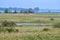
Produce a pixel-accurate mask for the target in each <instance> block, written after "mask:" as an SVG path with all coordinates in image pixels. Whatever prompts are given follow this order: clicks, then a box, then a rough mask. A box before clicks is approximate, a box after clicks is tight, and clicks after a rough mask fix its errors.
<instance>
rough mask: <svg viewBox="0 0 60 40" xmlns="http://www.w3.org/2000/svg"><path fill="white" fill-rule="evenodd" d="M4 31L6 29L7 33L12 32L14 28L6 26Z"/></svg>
mask: <svg viewBox="0 0 60 40" xmlns="http://www.w3.org/2000/svg"><path fill="white" fill-rule="evenodd" d="M6 31H7V32H8V33H10V32H14V29H13V28H6Z"/></svg>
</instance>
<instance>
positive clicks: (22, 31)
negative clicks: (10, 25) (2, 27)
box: [0, 13, 60, 40]
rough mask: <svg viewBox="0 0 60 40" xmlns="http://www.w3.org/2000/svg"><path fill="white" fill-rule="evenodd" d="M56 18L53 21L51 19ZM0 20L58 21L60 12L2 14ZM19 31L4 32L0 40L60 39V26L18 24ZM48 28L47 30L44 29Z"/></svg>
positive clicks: (59, 20)
mask: <svg viewBox="0 0 60 40" xmlns="http://www.w3.org/2000/svg"><path fill="white" fill-rule="evenodd" d="M51 18H54V20H53V21H51V20H50V19H51ZM0 20H8V21H15V22H17V21H19V22H29V23H41V22H43V23H45V24H46V23H47V24H50V23H52V24H53V23H58V22H60V13H40V14H36V13H35V14H0ZM15 28H16V29H19V32H11V33H8V32H2V33H0V40H60V28H54V27H53V26H22V27H20V26H17V27H15ZM44 28H47V29H48V30H47V31H44Z"/></svg>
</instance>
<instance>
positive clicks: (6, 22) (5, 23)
mask: <svg viewBox="0 0 60 40" xmlns="http://www.w3.org/2000/svg"><path fill="white" fill-rule="evenodd" d="M2 26H3V27H12V26H16V24H15V23H14V22H8V21H4V22H2Z"/></svg>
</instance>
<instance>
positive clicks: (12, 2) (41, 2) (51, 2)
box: [0, 0, 60, 9]
mask: <svg viewBox="0 0 60 40" xmlns="http://www.w3.org/2000/svg"><path fill="white" fill-rule="evenodd" d="M59 4H60V0H0V7H7V8H8V7H18V8H19V7H20V8H35V7H39V8H40V9H60V5H59Z"/></svg>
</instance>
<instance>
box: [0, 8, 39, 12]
mask: <svg viewBox="0 0 60 40" xmlns="http://www.w3.org/2000/svg"><path fill="white" fill-rule="evenodd" d="M1 10H3V11H1ZM38 11H39V8H38V7H36V8H34V9H32V8H0V13H2V12H3V13H35V12H38Z"/></svg>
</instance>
